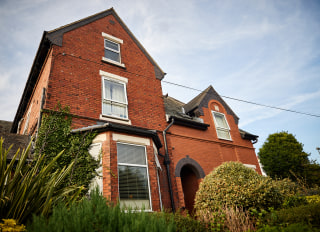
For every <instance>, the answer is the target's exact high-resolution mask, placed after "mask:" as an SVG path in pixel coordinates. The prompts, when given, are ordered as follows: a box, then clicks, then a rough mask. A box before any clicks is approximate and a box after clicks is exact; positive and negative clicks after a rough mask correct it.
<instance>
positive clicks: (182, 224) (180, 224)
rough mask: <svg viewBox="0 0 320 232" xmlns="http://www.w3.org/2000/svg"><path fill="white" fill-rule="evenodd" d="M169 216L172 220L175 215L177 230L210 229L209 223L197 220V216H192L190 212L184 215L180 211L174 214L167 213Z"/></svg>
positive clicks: (187, 231) (192, 231)
mask: <svg viewBox="0 0 320 232" xmlns="http://www.w3.org/2000/svg"><path fill="white" fill-rule="evenodd" d="M166 216H167V218H168V219H169V220H170V219H171V217H172V216H173V217H174V222H175V224H176V231H177V232H182V231H183V232H203V231H208V228H207V224H206V223H204V222H202V221H200V220H196V219H195V218H193V217H191V216H190V215H189V214H187V215H182V214H181V213H180V212H177V213H175V214H174V215H172V214H171V213H167V214H166Z"/></svg>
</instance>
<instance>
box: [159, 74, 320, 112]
mask: <svg viewBox="0 0 320 232" xmlns="http://www.w3.org/2000/svg"><path fill="white" fill-rule="evenodd" d="M161 82H164V83H167V84H170V85H175V86H179V87H182V88H186V89H191V90H195V91H198V92H202V90H199V89H195V88H192V87H189V86H185V85H181V84H176V83H173V82H169V81H164V80H162V81H161ZM220 96H221V97H224V98H227V99H231V100H234V101H239V102H244V103H247V104H252V105H257V106H263V107H267V108H271V109H276V110H282V111H287V112H291V113H296V114H303V115H308V116H312V117H317V118H320V115H317V114H311V113H306V112H301V111H296V110H290V109H285V108H281V107H277V106H270V105H265V104H260V103H256V102H252V101H246V100H242V99H238V98H234V97H228V96H223V95H220Z"/></svg>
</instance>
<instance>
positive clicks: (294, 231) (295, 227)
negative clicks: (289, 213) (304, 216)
mask: <svg viewBox="0 0 320 232" xmlns="http://www.w3.org/2000/svg"><path fill="white" fill-rule="evenodd" d="M302 231H303V232H316V231H320V230H318V229H316V228H312V227H310V226H308V225H304V224H300V223H295V224H291V225H288V226H287V227H282V226H269V225H265V226H264V227H262V228H260V229H259V230H257V232H302Z"/></svg>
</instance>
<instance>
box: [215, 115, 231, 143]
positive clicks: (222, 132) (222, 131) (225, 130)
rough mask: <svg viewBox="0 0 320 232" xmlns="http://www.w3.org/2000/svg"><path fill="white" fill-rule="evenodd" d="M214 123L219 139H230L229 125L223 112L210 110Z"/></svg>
mask: <svg viewBox="0 0 320 232" xmlns="http://www.w3.org/2000/svg"><path fill="white" fill-rule="evenodd" d="M212 115H213V119H214V124H215V126H216V131H217V136H218V138H219V139H226V140H231V135H230V127H229V125H228V122H227V120H226V117H225V115H224V114H222V113H219V112H216V111H212Z"/></svg>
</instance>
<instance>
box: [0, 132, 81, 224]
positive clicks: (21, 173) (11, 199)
mask: <svg viewBox="0 0 320 232" xmlns="http://www.w3.org/2000/svg"><path fill="white" fill-rule="evenodd" d="M3 141H4V140H3V139H2V138H1V139H0V218H13V219H16V220H17V222H19V223H24V222H25V221H26V220H27V219H28V218H29V217H30V216H31V215H32V214H33V213H35V214H40V213H41V214H44V215H47V214H48V213H50V211H51V207H52V206H53V205H55V204H57V202H60V201H64V200H67V201H68V202H71V201H72V200H73V199H75V197H77V196H78V195H77V193H78V194H79V192H80V190H81V188H78V187H75V186H70V187H59V186H61V185H60V183H61V182H62V181H63V180H64V178H65V177H66V176H67V174H68V173H69V172H70V170H71V168H72V164H73V163H71V164H70V165H69V166H68V167H67V168H66V167H64V168H62V169H61V170H59V171H54V172H53V167H54V164H55V162H56V160H57V159H59V157H60V156H61V155H62V152H60V153H59V154H57V155H56V157H55V158H54V159H53V160H52V161H51V162H49V163H48V164H47V165H43V164H44V156H42V157H39V158H38V159H37V160H35V162H34V164H32V165H31V164H28V163H27V162H26V159H27V157H28V154H29V151H30V147H31V142H30V144H29V146H28V147H27V149H25V150H23V151H22V152H20V150H18V151H17V152H16V154H15V155H14V157H13V158H12V160H11V161H10V163H8V162H7V161H8V160H7V156H8V153H9V151H10V149H11V147H12V146H11V147H10V148H9V149H8V150H6V149H4V148H3ZM18 158H19V159H18ZM40 166H43V168H42V169H40ZM76 190H79V191H76ZM72 194H73V195H72Z"/></svg>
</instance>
